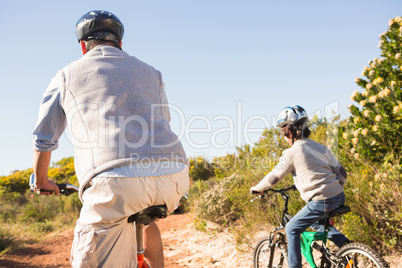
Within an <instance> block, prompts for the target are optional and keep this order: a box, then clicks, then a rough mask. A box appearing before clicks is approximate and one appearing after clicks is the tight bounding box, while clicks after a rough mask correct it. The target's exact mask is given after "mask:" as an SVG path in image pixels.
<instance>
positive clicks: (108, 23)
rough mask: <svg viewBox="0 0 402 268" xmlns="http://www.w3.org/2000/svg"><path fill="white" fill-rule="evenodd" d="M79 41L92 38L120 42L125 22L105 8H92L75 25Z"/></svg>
mask: <svg viewBox="0 0 402 268" xmlns="http://www.w3.org/2000/svg"><path fill="white" fill-rule="evenodd" d="M75 35H76V36H77V39H78V42H80V40H83V41H88V40H91V39H98V40H105V41H114V42H116V43H117V42H118V41H120V40H122V39H123V35H124V26H123V23H122V22H121V21H120V20H119V18H118V17H116V16H115V15H114V14H113V13H111V12H109V11H105V10H92V11H89V12H88V13H86V14H84V15H83V16H82V17H81V18H80V19H79V20H78V21H77V24H76V27H75Z"/></svg>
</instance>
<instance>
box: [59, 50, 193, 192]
mask: <svg viewBox="0 0 402 268" xmlns="http://www.w3.org/2000/svg"><path fill="white" fill-rule="evenodd" d="M59 74H60V75H61V76H62V77H64V81H65V85H64V90H62V93H61V105H62V107H63V109H64V111H65V113H66V117H67V122H68V126H69V130H70V134H71V139H72V142H73V144H74V152H75V169H76V170H75V171H76V174H77V178H78V180H79V182H80V195H81V194H82V192H83V188H84V187H85V185H86V184H87V183H88V182H89V181H90V180H91V179H92V178H93V177H94V176H95V175H96V174H98V173H100V172H103V171H106V170H109V169H112V168H116V167H120V166H125V165H130V164H138V163H139V164H142V163H143V164H144V166H146V165H147V163H148V164H149V162H155V161H160V162H164V161H180V162H184V163H186V162H187V159H186V156H185V153H184V150H183V147H182V145H181V143H180V141H179V140H178V137H177V136H176V135H175V134H174V133H173V132H172V131H171V130H170V126H169V122H168V120H167V119H166V118H165V117H166V116H165V117H164V116H163V110H165V111H166V106H164V105H163V103H164V101H163V98H164V94H165V93H164V91H163V82H162V78H161V74H160V72H159V71H157V70H155V69H154V68H153V67H151V66H149V65H148V64H146V63H144V62H142V61H140V60H138V59H137V58H135V57H132V56H129V55H128V54H127V53H125V52H124V51H121V50H119V49H117V48H114V47H111V46H104V45H102V46H97V47H96V48H94V49H93V50H91V51H90V52H88V53H87V54H85V56H83V57H82V58H81V59H79V60H78V61H75V62H73V63H71V64H70V65H68V66H67V67H65V68H63V70H62V71H60V73H59Z"/></svg>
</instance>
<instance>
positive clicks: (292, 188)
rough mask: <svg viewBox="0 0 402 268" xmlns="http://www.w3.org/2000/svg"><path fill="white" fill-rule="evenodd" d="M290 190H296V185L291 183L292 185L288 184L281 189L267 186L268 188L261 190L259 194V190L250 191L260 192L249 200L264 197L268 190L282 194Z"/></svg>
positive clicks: (253, 192)
mask: <svg viewBox="0 0 402 268" xmlns="http://www.w3.org/2000/svg"><path fill="white" fill-rule="evenodd" d="M290 190H297V188H296V186H295V185H294V184H293V185H292V186H290V187H287V188H282V189H278V190H276V189H272V188H269V189H268V190H264V191H263V192H262V194H261V192H257V191H252V192H251V193H252V194H260V195H259V196H257V197H255V198H253V199H252V200H251V202H254V201H255V200H256V199H260V198H263V197H265V195H266V194H267V193H268V192H274V193H280V194H281V195H284V194H285V192H287V191H290Z"/></svg>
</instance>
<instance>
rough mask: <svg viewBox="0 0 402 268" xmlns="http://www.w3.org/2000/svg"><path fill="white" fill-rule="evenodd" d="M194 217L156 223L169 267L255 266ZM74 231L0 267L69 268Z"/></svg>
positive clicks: (394, 263) (1, 259) (397, 262)
mask: <svg viewBox="0 0 402 268" xmlns="http://www.w3.org/2000/svg"><path fill="white" fill-rule="evenodd" d="M193 221H194V219H193V218H192V216H191V215H187V214H181V215H171V216H169V217H168V218H166V219H163V220H159V221H158V222H157V224H158V226H159V229H160V230H161V234H162V239H163V246H164V254H165V267H166V268H182V267H205V268H212V267H227V268H235V267H252V252H251V250H250V249H249V250H248V251H246V252H244V253H239V252H238V251H236V249H235V246H234V244H235V243H234V238H233V237H232V236H231V234H229V233H228V232H226V231H225V230H221V229H220V228H219V226H217V225H215V224H212V223H208V225H207V228H208V232H200V231H197V230H196V229H195V228H194V224H193ZM72 240H73V230H72V229H71V230H69V231H66V232H65V233H63V234H52V235H49V237H47V238H46V239H45V240H44V241H42V242H41V243H38V244H33V245H29V246H27V247H26V248H23V249H19V250H16V251H14V252H12V253H8V254H5V255H2V256H0V267H7V268H8V267H70V263H69V257H70V248H71V244H72ZM386 260H387V261H388V262H389V263H390V264H391V265H390V267H395V268H400V267H402V257H401V256H394V257H387V258H386Z"/></svg>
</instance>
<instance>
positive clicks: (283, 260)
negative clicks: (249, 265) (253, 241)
mask: <svg viewBox="0 0 402 268" xmlns="http://www.w3.org/2000/svg"><path fill="white" fill-rule="evenodd" d="M270 260H271V261H272V263H271V264H270ZM253 263H254V268H263V267H264V268H287V267H288V260H287V249H286V244H285V243H284V242H283V241H278V242H277V243H275V244H274V245H271V239H270V238H268V237H265V238H263V239H261V240H260V241H259V242H258V243H257V246H256V247H255V249H254V256H253Z"/></svg>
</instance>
